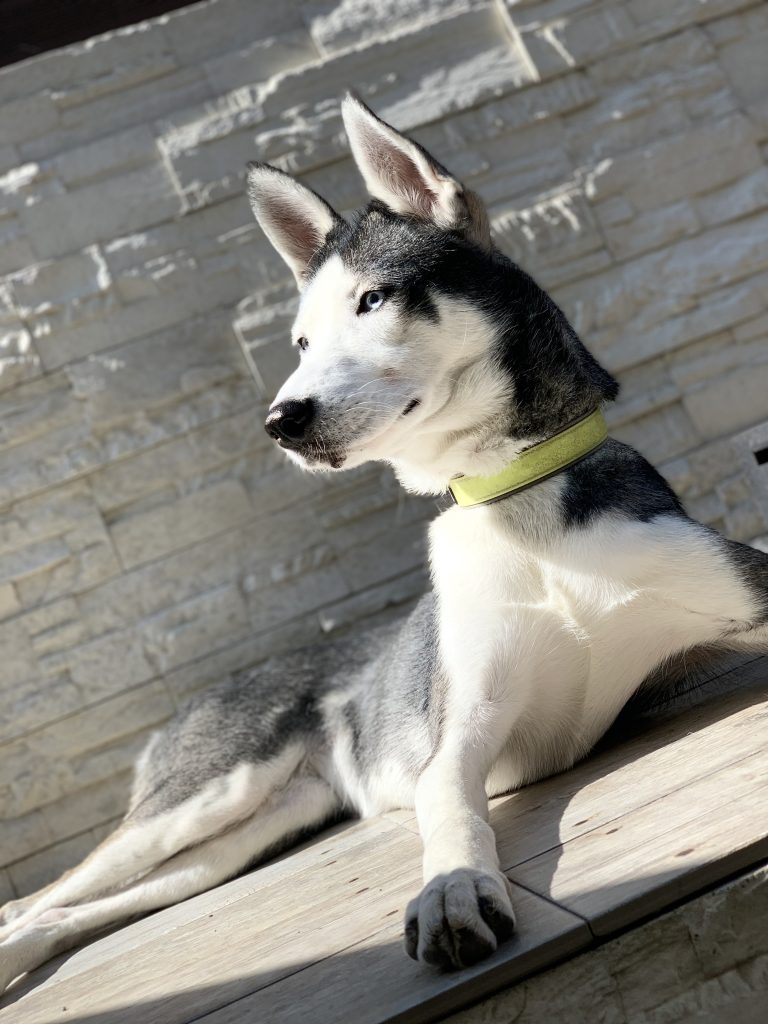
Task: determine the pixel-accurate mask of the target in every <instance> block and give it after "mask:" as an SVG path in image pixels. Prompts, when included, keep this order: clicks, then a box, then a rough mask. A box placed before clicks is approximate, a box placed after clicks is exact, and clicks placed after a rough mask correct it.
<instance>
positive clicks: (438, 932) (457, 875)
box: [405, 737, 515, 969]
mask: <svg viewBox="0 0 768 1024" xmlns="http://www.w3.org/2000/svg"><path fill="white" fill-rule="evenodd" d="M487 770H488V764H487V754H486V753H485V752H483V751H482V750H481V749H480V748H479V747H478V746H477V745H475V744H473V743H472V742H471V741H469V740H468V739H467V738H466V737H460V738H457V741H456V742H454V743H449V744H447V745H444V746H442V747H441V748H440V750H439V751H438V752H437V754H436V755H435V757H434V758H433V760H432V761H431V762H430V764H429V765H428V766H427V768H426V769H425V770H424V771H423V773H422V775H421V777H420V778H419V781H418V783H417V786H416V794H415V803H416V814H417V817H418V821H419V830H420V832H421V836H422V840H423V842H424V883H425V884H424V888H423V890H422V891H421V893H420V895H419V896H418V897H417V898H416V899H414V900H412V901H411V903H410V904H409V905H408V909H407V911H406V920H405V945H406V950H407V952H408V953H409V955H410V956H412V957H413V958H414V959H418V960H423V961H425V962H426V963H430V964H435V965H437V966H439V967H442V968H445V969H450V968H455V967H468V966H469V965H470V964H474V963H477V961H479V960H482V959H483V958H484V957H486V956H489V955H490V954H491V953H492V952H493V951H494V950H495V949H496V946H497V944H498V943H499V942H500V941H502V940H503V939H506V938H507V937H508V936H510V935H511V934H512V932H513V930H514V927H515V918H514V914H513V911H512V902H511V900H510V892H509V883H508V881H507V879H506V877H505V876H504V874H503V873H502V871H501V870H500V868H499V858H498V855H497V853H496V839H495V836H494V834H493V830H492V829H491V826H490V825H489V824H488V798H487V796H486V793H485V775H486V773H487Z"/></svg>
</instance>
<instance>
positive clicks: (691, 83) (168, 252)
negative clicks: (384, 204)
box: [0, 0, 768, 897]
mask: <svg viewBox="0 0 768 1024" xmlns="http://www.w3.org/2000/svg"><path fill="white" fill-rule="evenodd" d="M766 52H768V10H766V8H765V5H764V4H761V3H759V2H755V0H676V2H675V3H669V2H668V0H625V2H618V0H616V2H607V0H605V2H590V0H540V2H525V0H521V2H517V3H515V2H512V0H508V2H507V3H503V2H501V0H498V2H495V3H491V2H479V0H390V2H388V3H384V4H371V3H367V2H365V0H340V2H334V0H310V2H300V0H283V2H282V3H280V4H271V3H266V2H263V3H262V2H259V3H255V2H253V0H209V2H207V3H204V4H200V5H197V6H195V7H191V8H187V9H186V10H183V11H179V12H177V13H175V14H172V15H169V16H166V17H162V18H159V19H157V20H155V21H152V22H147V23H144V24H142V25H139V26H136V27H133V28H129V29H122V30H119V31H117V32H114V33H111V34H109V35H107V36H103V37H99V38H97V39H94V40H89V41H88V42H85V43H82V44H79V45H77V46H73V47H70V48H68V49H66V50H62V51H59V52H55V53H51V54H47V55H45V56H42V57H39V58H36V59H35V60H32V61H29V62H27V63H25V64H22V65H17V66H15V67H11V68H8V69H6V70H5V71H4V72H2V73H0V275H1V276H0V370H1V371H2V372H1V373H0V388H1V389H2V396H1V399H0V402H1V404H0V507H1V509H2V510H1V511H0V616H1V617H2V618H1V619H0V643H2V650H3V657H2V661H0V693H1V694H2V699H0V836H2V840H1V841H0V849H1V851H2V860H1V861H0V864H2V865H4V870H2V871H0V897H2V896H4V895H6V894H8V895H11V894H12V893H13V892H14V891H16V892H18V893H23V892H26V891H28V890H29V889H30V888H32V887H34V886H37V885H39V884H41V883H43V882H45V881H47V880H48V879H49V878H50V877H51V876H52V875H53V874H55V873H56V872H58V871H59V870H60V869H61V868H63V867H65V866H67V864H69V863H70V862H72V861H74V860H75V859H77V858H79V857H80V856H82V855H83V854H84V853H85V852H86V851H87V850H88V849H89V848H90V847H91V846H93V844H94V843H95V842H96V840H97V839H98V838H99V837H100V836H101V835H102V834H103V833H104V832H105V831H106V830H107V829H108V828H109V827H110V823H111V822H112V820H114V818H115V817H116V816H117V815H119V813H120V811H121V808H122V806H123V803H124V800H125V795H126V791H127V786H128V780H129V766H130V763H131V760H132V758H133V757H134V755H135V754H136V752H137V751H138V750H139V749H140V747H141V745H142V744H143V743H144V742H145V740H146V738H147V736H148V734H149V732H150V730H151V729H152V728H154V727H155V726H157V725H158V724H159V723H161V722H162V721H163V720H164V719H165V718H167V717H168V715H170V714H171V713H172V711H173V709H174V707H175V706H176V705H177V703H178V702H179V701H180V700H182V699H183V698H184V697H185V696H186V695H187V694H188V693H190V692H191V691H193V690H194V689H196V688H198V687H200V686H203V685H205V684H207V683H209V682H211V681H213V680H216V679H219V678H222V677H223V676H226V675H227V674H229V673H231V672H233V671H236V670H238V669H239V668H242V667H244V666H247V665H250V664H253V663H254V662H257V661H258V660H260V659H261V658H263V657H265V656H267V655H268V654H269V653H271V652H274V651H277V650H281V649H285V648H289V647H292V646H295V645H296V644H298V643H300V642H302V641H304V640H312V639H317V638H322V637H323V636H324V635H327V634H336V633H337V632H338V631H340V630H344V629H354V628H357V626H358V625H359V623H360V622H361V621H363V620H365V621H368V620H369V619H370V618H371V617H372V616H377V615H382V614H389V613H391V610H392V609H399V608H401V607H402V606H403V605H404V604H405V603H407V602H408V601H409V600H411V599H412V598H413V596H414V595H415V594H416V593H418V592H419V590H420V589H421V588H422V587H423V586H424V572H423V558H424V544H423V535H424V522H425V519H426V518H428V517H429V515H430V514H431V512H432V511H433V508H432V504H431V503H430V502H429V501H417V500H414V499H410V498H406V497H404V496H402V495H401V494H400V493H399V491H398V488H397V487H396V485H395V484H394V483H393V481H392V479H391V477H390V475H389V474H388V472H386V471H383V470H381V469H378V468H373V469H365V470H363V471H359V472H356V473H353V474H350V475H348V476H336V477H333V478H332V479H326V478H323V477H309V476H307V477H301V476H299V475H298V474H297V473H296V472H295V471H294V470H293V469H292V468H291V467H289V466H287V465H286V464H285V463H284V462H283V460H282V459H281V457H280V456H279V453H277V452H275V451H273V450H272V449H271V448H270V446H269V444H268V443H267V438H266V437H265V436H264V434H263V431H262V427H261V420H262V417H263V412H264V408H265V404H266V401H267V399H268V397H269V396H270V395H271V394H272V393H273V391H274V389H275V387H276V385H277V383H278V382H279V381H280V380H281V378H282V377H283V375H284V374H285V373H286V371H287V369H288V368H289V367H290V364H291V359H292V356H291V353H290V350H289V349H288V347H287V343H286V334H287V331H286V328H287V325H288V323H289V322H290V319H291V315H292V311H293V309H294V298H293V291H292V286H291V284H290V282H289V281H288V280H287V278H286V273H285V271H284V269H283V267H282V265H281V264H280V263H279V262H278V260H277V259H276V258H275V257H274V256H273V254H272V253H271V251H270V250H269V248H268V246H267V244H266V243H265V241H264V239H263V238H262V236H261V234H260V232H259V230H258V229H257V227H256V226H255V225H254V224H253V222H252V220H251V216H250V212H249V209H248V205H247V202H246V200H245V199H244V197H243V171H244V164H245V161H246V160H248V159H251V158H254V157H259V158H260V159H263V160H269V161H272V162H274V163H276V164H279V165H280V166H282V167H284V168H286V169H288V170H290V171H292V172H295V173H297V174H300V175H301V177H302V179H303V180H304V181H305V182H307V184H309V185H311V186H312V187H314V188H316V189H318V190H319V191H321V192H322V193H323V194H324V195H327V196H328V198H329V199H330V200H331V201H332V202H333V203H334V204H335V205H336V206H337V207H338V208H340V209H342V210H344V209H350V208H352V207H354V206H355V205H357V204H358V203H359V202H360V201H361V199H362V192H361V186H360V182H359V179H358V177H357V175H356V173H355V171H354V169H353V167H352V165H351V162H350V160H349V158H348V156H347V153H346V149H345V145H344V140H343V135H342V132H341V123H340V119H339V98H340V95H341V94H342V92H343V90H344V89H345V88H346V87H347V86H349V85H354V86H355V87H356V88H357V89H358V90H359V91H360V92H361V94H362V95H363V96H364V97H365V98H366V99H367V100H369V102H371V104H372V105H373V106H374V107H375V108H376V109H377V110H378V111H380V112H381V113H382V114H383V115H384V116H385V117H387V118H389V119H390V120H392V121H394V122H395V123H396V124H397V125H398V126H400V127H401V128H405V129H409V130H411V131H412V132H413V133H414V134H415V135H416V137H417V138H418V139H419V140H420V141H422V142H423V143H424V144H425V145H426V146H427V147H429V148H431V149H433V150H434V151H435V152H436V153H438V154H439V155H440V156H441V157H442V158H443V159H445V161H446V162H447V163H448V164H449V166H450V167H451V168H452V169H453V170H454V171H455V173H456V174H458V175H460V176H461V177H462V178H463V179H464V180H465V181H466V182H468V183H469V184H470V185H471V186H472V187H473V188H476V189H477V190H479V191H480V192H481V193H482V194H483V195H484V196H485V197H486V199H487V200H488V202H489V205H490V209H491V213H492V217H493V223H494V228H495V231H496V234H497V237H498V239H499V240H500V242H501V244H502V245H503V246H504V248H505V249H506V250H507V251H508V252H509V253H510V254H511V255H513V256H514V257H515V258H517V259H519V261H520V262H521V263H522V264H523V265H524V266H525V267H526V268H527V269H529V270H530V271H531V272H533V273H534V274H535V275H536V276H537V277H538V278H539V279H540V280H541V282H542V283H543V284H544V285H545V286H547V287H548V288H549V289H550V290H551V291H552V292H553V293H554V295H555V296H556V298H557V299H558V300H559V301H560V303H561V304H562V305H563V306H564V308H565V309H566V311H567V313H568V314H569V316H570V317H571V318H572V320H573V321H574V323H575V325H576V327H577V329H578V330H579V331H580V332H581V334H582V335H583V337H584V338H585V340H586V341H587V342H588V343H589V344H590V345H591V347H592V348H593V350H594V351H595V353H596V354H597V355H598V357H599V358H600V359H601V360H602V361H603V362H604V363H605V364H606V365H607V366H608V367H609V368H610V369H611V370H613V371H615V372H616V373H617V374H618V375H619V377H620V379H621V380H622V383H623V394H622V397H621V399H620V401H619V402H618V404H617V406H616V407H615V409H613V410H612V412H611V415H610V418H611V422H612V426H613V428H614V432H615V433H616V435H617V436H619V437H621V438H623V439H625V440H628V441H630V442H632V443H634V444H636V445H637V446H638V447H639V448H640V449H641V450H642V451H643V452H644V453H645V454H646V455H648V456H649V457H650V458H651V459H652V460H653V461H654V462H656V463H657V464H659V465H660V466H661V468H662V469H663V470H664V471H665V472H666V473H667V475H668V477H669V478H670V479H671V481H672V483H673V484H674V485H675V486H676V487H677V488H678V489H679V490H680V491H681V493H682V494H683V496H684V498H685V500H686V501H687V503H688V506H689V508H690V510H691V511H692V512H693V513H694V514H696V515H697V516H700V517H702V518H704V519H705V520H706V521H708V522H710V523H712V524H713V525H715V526H718V527H720V528H721V529H724V530H725V531H726V532H727V533H728V534H729V535H731V536H734V537H737V538H740V539H744V540H750V539H754V538H758V537H760V536H761V535H765V534H766V533H768V522H766V518H765V515H766V512H765V509H764V508H763V509H761V507H760V505H759V504H758V502H757V501H756V499H755V495H754V492H753V491H752V490H751V489H750V487H749V484H748V482H747V481H746V480H745V477H744V474H743V473H742V472H741V471H740V469H739V465H738V462H737V459H736V458H735V457H734V453H733V448H732V444H731V440H730V438H731V437H732V435H734V434H736V433H738V432H740V431H743V430H744V429H746V428H747V427H749V426H751V425H752V424H755V423H757V422H759V421H760V420H763V419H765V417H766V415H768V344H767V343H766V334H767V333H768V241H767V240H768V166H766V164H767V162H768V161H767V159H766V158H767V157H768V62H767V61H766V60H765V54H766ZM254 381H255V383H254ZM388 610H389V611H388Z"/></svg>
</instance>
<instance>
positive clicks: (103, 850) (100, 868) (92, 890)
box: [0, 740, 306, 940]
mask: <svg viewBox="0 0 768 1024" xmlns="http://www.w3.org/2000/svg"><path fill="white" fill-rule="evenodd" d="M305 756H306V749H305V745H304V744H303V743H302V742H301V741H299V740H297V741H296V742H294V743H291V744H289V745H288V746H286V747H285V748H284V749H283V750H282V751H281V752H280V754H278V755H277V756H275V757H273V758H272V759H270V760H268V761H265V762H264V763H262V764H251V763H248V762H242V763H240V764H239V765H237V766H236V767H235V768H233V769H232V770H231V771H229V772H228V773H227V774H225V775H221V776H218V777H216V778H213V779H210V780H209V781H207V782H206V783H205V784H204V785H201V786H200V788H199V789H198V791H197V792H196V793H194V794H193V795H192V796H189V797H187V798H186V799H184V800H181V801H180V802H178V803H176V804H175V806H174V805H171V806H168V802H169V796H168V794H167V792H166V790H167V789H169V788H170V787H169V786H168V785H165V786H164V785H163V783H162V781H161V782H159V783H158V785H157V787H156V790H155V792H153V793H150V794H148V795H146V796H145V797H144V799H140V800H139V802H138V803H136V801H135V800H134V806H133V808H132V809H131V810H129V812H128V814H127V816H126V818H125V820H124V821H123V822H122V824H121V825H120V826H119V827H118V828H117V830H116V831H115V832H113V833H112V835H110V836H108V837H107V838H106V839H105V840H104V842H103V843H101V845H100V846H98V847H97V848H96V849H95V850H94V851H93V853H91V854H90V855H89V856H88V857H86V858H85V860H84V861H83V862H82V863H81V864H79V865H78V866H77V867H76V868H74V869H73V870H71V871H69V872H68V873H67V874H65V875H64V876H62V877H61V878H60V879H59V880H58V881H57V882H54V883H53V885H50V886H48V887H47V888H46V889H44V890H42V891H41V892H40V893H37V894H35V895H33V896H32V897H28V898H27V899H25V900H22V901H18V902H17V903H15V904H10V905H9V907H8V909H7V911H6V913H5V918H4V920H5V922H6V923H5V925H4V927H1V928H0V940H2V939H3V938H5V937H6V936H7V935H9V934H10V933H11V932H13V931H15V930H16V929H18V928H20V927H24V926H25V925H26V923H27V922H28V921H29V920H30V919H32V918H36V917H38V916H39V915H40V914H41V913H42V912H44V911H46V910H48V909H50V908H52V907H67V906H71V905H73V904H76V903H80V902H82V901H84V900H90V899H93V898H94V897H95V896H97V895H100V894H102V893H105V892H109V891H111V890H114V889H116V888H120V887H122V886H124V885H125V884H126V883H128V882H130V881H132V880H134V879H137V878H140V877H141V876H142V875H144V874H146V873H147V872H148V871H151V870H152V869H153V868H155V867H157V866H158V865H159V864H162V863H163V862H164V861H166V860H168V859H169V858H170V857H173V856H174V854H176V853H178V852H179V851H180V850H183V849H185V848H187V847H189V846H195V845H197V844H198V843H200V842H202V841H203V840H204V839H207V838H209V837H212V836H216V835H218V834H220V833H222V832H224V831H225V830H226V829H229V828H231V827H232V826H233V825H235V824H237V823H238V822H240V821H243V820H244V819H247V818H250V817H252V816H253V814H254V813H255V812H256V811H257V809H258V808H259V805H260V804H261V803H262V802H264V801H265V800H266V799H267V798H268V797H269V795H270V793H272V792H274V791H275V790H278V791H279V790H280V789H281V788H282V787H283V786H284V785H285V784H286V783H287V781H288V780H289V779H290V778H291V776H292V775H293V774H294V773H295V772H296V770H297V768H298V767H299V765H300V764H301V762H302V759H303V758H304V757H305ZM142 782H143V780H142V778H141V775H139V777H138V779H137V790H138V794H139V796H141V790H142V788H143V787H142Z"/></svg>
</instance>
